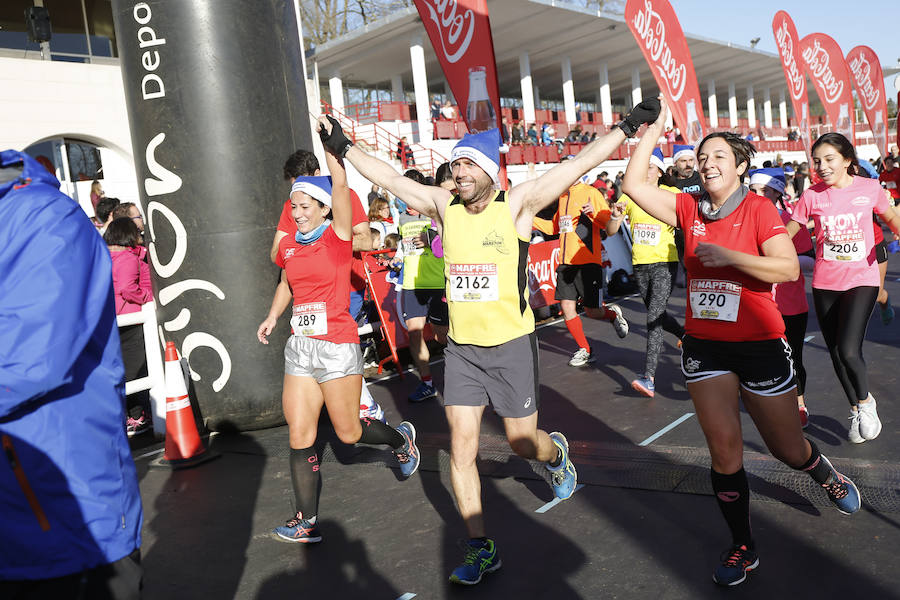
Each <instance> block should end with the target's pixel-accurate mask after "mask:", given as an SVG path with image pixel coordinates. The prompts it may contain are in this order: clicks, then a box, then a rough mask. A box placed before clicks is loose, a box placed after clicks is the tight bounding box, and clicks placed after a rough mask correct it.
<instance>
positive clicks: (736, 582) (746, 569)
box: [712, 557, 759, 587]
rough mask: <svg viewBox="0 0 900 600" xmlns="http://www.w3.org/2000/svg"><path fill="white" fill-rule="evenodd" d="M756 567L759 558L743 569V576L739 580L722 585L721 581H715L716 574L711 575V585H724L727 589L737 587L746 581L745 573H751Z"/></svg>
mask: <svg viewBox="0 0 900 600" xmlns="http://www.w3.org/2000/svg"><path fill="white" fill-rule="evenodd" d="M758 566H759V557H757V558H756V560H755V561H753V564H752V565H748V566H746V567H744V576H743V577H741V578H740V579H738V580H736V581H732V582H731V583H722V582H721V581H719V580H718V579H716V574H715V573H713V578H712V580H713V583H715V584H716V585H724V586H727V587H731V586H735V585H739V584H741V583H744V582H745V581H747V573H749V572H750V571H752V570H753V569H755V568H756V567H758Z"/></svg>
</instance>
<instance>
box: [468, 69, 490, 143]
mask: <svg viewBox="0 0 900 600" xmlns="http://www.w3.org/2000/svg"><path fill="white" fill-rule="evenodd" d="M496 115H497V113H496V112H494V106H493V105H492V104H491V100H490V98H489V97H488V91H487V69H486V68H485V67H472V68H471V69H469V104H468V105H467V106H466V119H467V121H468V125H469V131H471V132H472V133H477V132H479V131H486V130H488V129H492V128H494V127H496V126H497V117H496Z"/></svg>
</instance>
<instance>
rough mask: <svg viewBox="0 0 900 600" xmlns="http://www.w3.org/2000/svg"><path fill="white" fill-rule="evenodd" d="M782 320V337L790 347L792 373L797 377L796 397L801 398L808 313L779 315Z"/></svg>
mask: <svg viewBox="0 0 900 600" xmlns="http://www.w3.org/2000/svg"><path fill="white" fill-rule="evenodd" d="M781 318H782V319H784V337H786V338H787V343H788V346H790V347H791V358H792V359H793V361H794V373H796V375H797V395H798V396H802V395H803V390H805V389H806V368H805V367H804V366H803V344H804V342H803V338H804V337H806V323H807V321H808V320H809V313H808V312H805V313H800V314H799V315H781Z"/></svg>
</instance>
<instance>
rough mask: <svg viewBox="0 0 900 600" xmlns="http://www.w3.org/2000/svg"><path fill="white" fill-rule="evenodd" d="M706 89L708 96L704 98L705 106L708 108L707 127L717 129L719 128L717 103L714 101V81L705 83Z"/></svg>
mask: <svg viewBox="0 0 900 600" xmlns="http://www.w3.org/2000/svg"><path fill="white" fill-rule="evenodd" d="M706 89H707V92H708V96H707V98H706V103H707V106H708V107H709V126H710V127H718V126H719V102H718V101H717V100H716V80H715V79H710V80H709V81H708V82H706Z"/></svg>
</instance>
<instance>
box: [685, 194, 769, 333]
mask: <svg viewBox="0 0 900 600" xmlns="http://www.w3.org/2000/svg"><path fill="white" fill-rule="evenodd" d="M675 203H676V206H675V210H676V214H677V217H678V227H680V228H681V229H682V230H683V231H684V264H685V268H686V269H687V295H688V298H687V300H688V302H687V310H686V313H687V314H686V318H685V332H686V333H687V334H688V335H690V336H693V337H696V338H700V339H705V340H716V341H723V342H747V341H756V340H770V339H776V338H781V337H784V321H783V320H782V318H781V313H780V312H778V306H777V305H776V304H775V300H774V299H773V297H772V296H773V294H772V284H771V283H766V282H764V281H760V280H759V279H756V278H755V277H752V276H750V275H748V274H746V273H744V272H743V271H740V270H738V269H736V268H734V267H715V268H713V267H704V266H703V265H702V264H700V259H698V258H697V254H696V249H697V244H698V243H701V242H703V243H710V244H718V245H720V246H724V247H725V248H730V249H732V250H737V251H738V252H745V253H747V254H752V255H754V256H762V249H761V247H762V244H763V242H765V241H766V240H768V239H769V238H771V237H774V236H776V235H778V234H779V233H787V230H786V229H785V227H784V224H783V223H782V222H781V217H780V216H779V215H778V210H777V209H776V208H775V206H774V205H773V204H772V202H771V201H770V200H768V199H767V198H764V197H762V196H757V195H756V194H754V193H752V192H751V193H748V194H747V197H746V198H744V200H743V201H742V202H741V204H740V205H739V206H738V207H737V209H736V210H735V211H734V212H733V213H731V214H730V215H728V216H727V217H725V218H723V219H720V220H718V221H712V220H709V219H707V218H706V217H704V216H703V214H702V213H701V212H700V203H699V202H698V201H697V199H696V198H694V196H691V195H690V194H677V195H676V196H675Z"/></svg>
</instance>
